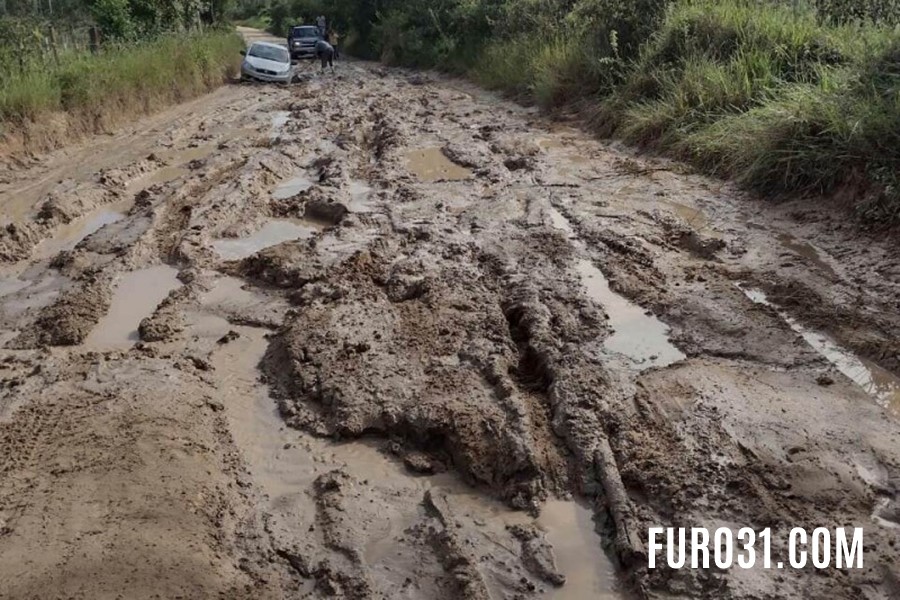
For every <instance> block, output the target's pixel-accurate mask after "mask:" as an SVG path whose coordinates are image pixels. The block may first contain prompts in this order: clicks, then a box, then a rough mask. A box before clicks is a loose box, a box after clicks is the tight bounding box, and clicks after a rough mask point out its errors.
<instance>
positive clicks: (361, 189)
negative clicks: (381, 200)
mask: <svg viewBox="0 0 900 600" xmlns="http://www.w3.org/2000/svg"><path fill="white" fill-rule="evenodd" d="M371 193H372V188H371V187H369V186H368V185H366V184H365V183H363V182H362V181H358V180H355V179H354V180H352V181H351V182H350V202H349V204H348V205H347V210H349V211H350V212H357V213H359V212H370V211H371V210H372V208H373V203H372V201H371V200H370V199H369V196H370V195H371Z"/></svg>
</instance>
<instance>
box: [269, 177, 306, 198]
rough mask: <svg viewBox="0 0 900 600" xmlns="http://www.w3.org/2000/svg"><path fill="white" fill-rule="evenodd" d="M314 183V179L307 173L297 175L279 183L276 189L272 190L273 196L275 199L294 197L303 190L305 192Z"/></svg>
mask: <svg viewBox="0 0 900 600" xmlns="http://www.w3.org/2000/svg"><path fill="white" fill-rule="evenodd" d="M312 185H313V183H312V181H311V180H310V179H309V178H308V177H307V176H306V175H297V176H296V177H292V178H291V179H288V180H287V181H283V182H281V183H279V184H278V187H276V188H275V191H274V192H272V198H274V199H275V200H284V199H285V198H293V197H294V196H296V195H297V194H299V193H301V192H305V191H306V190H308V189H309V188H311V187H312Z"/></svg>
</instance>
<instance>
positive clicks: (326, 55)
mask: <svg viewBox="0 0 900 600" xmlns="http://www.w3.org/2000/svg"><path fill="white" fill-rule="evenodd" d="M316 56H318V57H319V59H320V60H321V61H322V71H324V70H325V67H326V66H328V67H331V72H332V73H334V46H332V45H331V44H329V43H328V42H326V41H325V40H324V39H321V40H319V41H318V42H316Z"/></svg>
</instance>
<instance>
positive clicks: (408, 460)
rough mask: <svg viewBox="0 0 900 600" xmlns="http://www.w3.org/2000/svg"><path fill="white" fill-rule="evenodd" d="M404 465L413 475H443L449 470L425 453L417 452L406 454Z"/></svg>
mask: <svg viewBox="0 0 900 600" xmlns="http://www.w3.org/2000/svg"><path fill="white" fill-rule="evenodd" d="M403 464H404V465H406V468H407V469H409V470H410V471H412V472H413V473H420V474H422V475H434V474H435V473H443V472H444V471H446V470H447V467H446V466H444V463H442V462H441V461H439V460H437V459H436V458H434V457H433V456H429V455H428V454H425V453H424V452H417V451H415V450H412V451H409V452H406V453H405V454H404V455H403Z"/></svg>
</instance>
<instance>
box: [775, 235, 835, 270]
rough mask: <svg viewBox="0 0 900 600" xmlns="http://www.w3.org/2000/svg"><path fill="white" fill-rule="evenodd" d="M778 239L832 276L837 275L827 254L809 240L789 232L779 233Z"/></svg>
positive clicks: (783, 244)
mask: <svg viewBox="0 0 900 600" xmlns="http://www.w3.org/2000/svg"><path fill="white" fill-rule="evenodd" d="M778 241H779V242H780V243H781V245H782V246H784V247H785V248H787V249H788V250H790V251H791V252H793V253H795V254H798V255H799V256H802V257H803V258H805V259H806V260H808V261H809V262H811V263H812V264H814V265H815V266H817V267H819V268H820V269H821V270H822V271H824V272H826V273H828V274H829V275H831V276H832V277H837V273H835V271H834V268H833V267H832V266H831V265H830V264H828V262H827V261H826V260H825V255H824V253H822V252H821V251H820V250H819V249H818V248H816V247H815V246H813V245H812V244H810V243H808V242H801V241H800V240H798V239H797V238H795V237H794V236H792V235H791V234H789V233H779V234H778Z"/></svg>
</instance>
